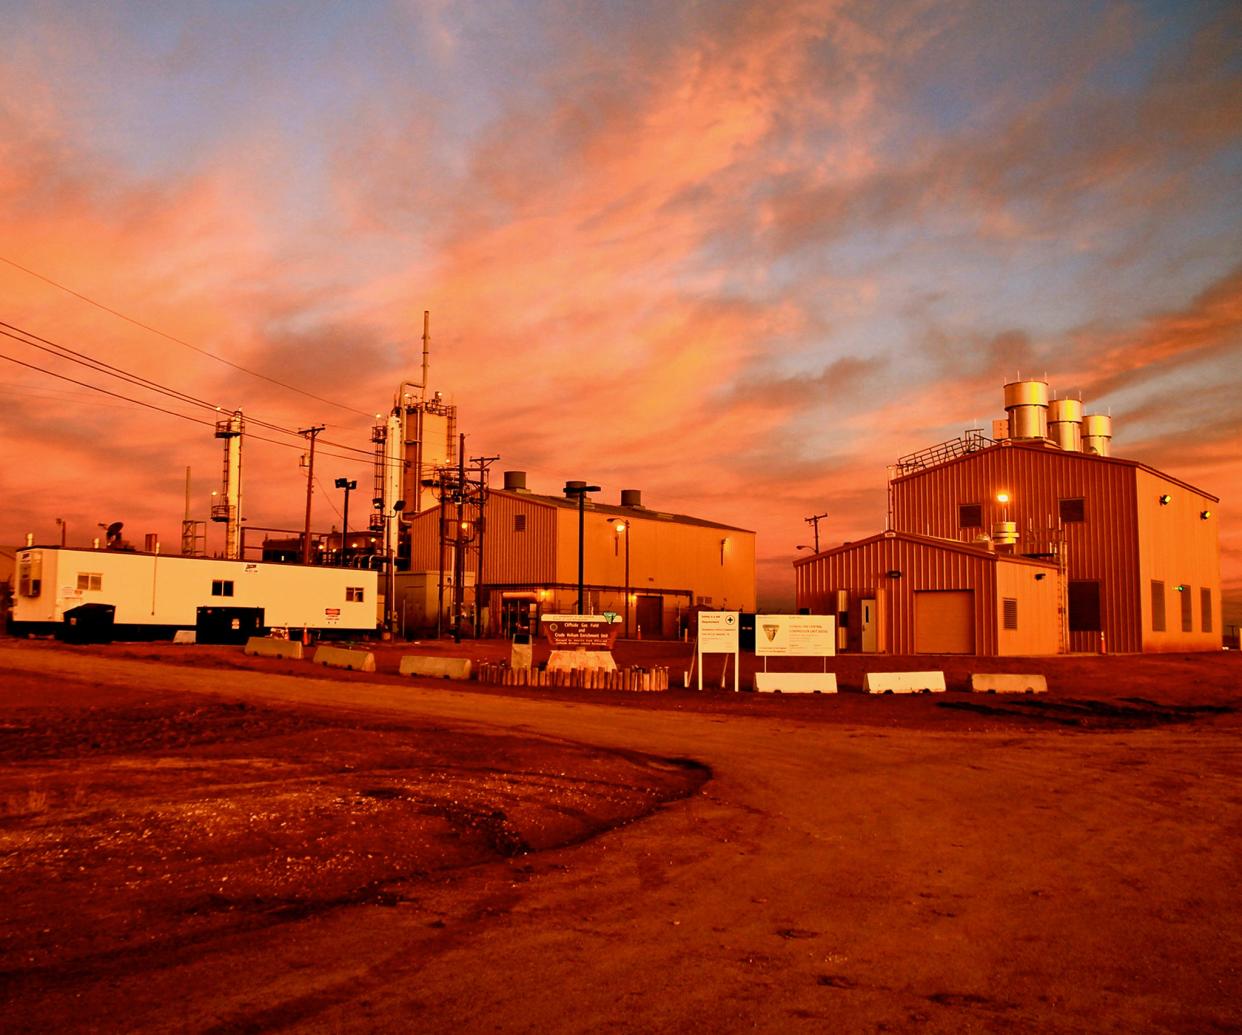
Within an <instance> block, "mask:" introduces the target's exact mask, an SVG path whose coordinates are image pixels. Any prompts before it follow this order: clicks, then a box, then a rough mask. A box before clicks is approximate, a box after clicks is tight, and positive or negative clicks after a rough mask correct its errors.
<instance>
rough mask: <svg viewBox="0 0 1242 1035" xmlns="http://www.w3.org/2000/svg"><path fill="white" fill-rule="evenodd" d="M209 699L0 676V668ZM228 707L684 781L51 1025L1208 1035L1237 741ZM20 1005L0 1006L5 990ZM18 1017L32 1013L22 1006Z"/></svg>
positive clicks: (112, 665)
mask: <svg viewBox="0 0 1242 1035" xmlns="http://www.w3.org/2000/svg"><path fill="white" fill-rule="evenodd" d="M84 665H90V666H92V667H91V672H90V675H91V678H92V679H94V680H96V681H98V682H101V683H117V684H122V685H145V686H152V687H160V688H164V689H169V690H176V691H191V692H201V693H214V692H216V691H218V690H219V689H220V680H219V673H209V672H202V671H199V670H195V669H192V668H186V667H184V666H177V667H174V666H168V665H162V664H157V663H150V662H138V661H125V660H114V659H107V660H98V659H95V660H93V661H86V660H84V659H81V658H77V657H73V656H70V655H65V654H56V653H54V652H48V653H46V654H45V653H41V652H31V651H12V650H9V649H7V648H4V647H2V646H0V667H5V666H12V667H14V668H25V669H29V668H30V667H32V666H38V667H40V668H41V670H42V671H46V672H49V673H51V674H53V675H54V674H55V673H58V672H59V673H63V674H64V675H67V676H80V675H81V674H82V668H83V666H84ZM228 693H229V694H230V695H231V696H233V697H240V698H245V699H248V700H253V701H279V702H285V703H288V702H295V703H296V702H304V703H310V704H314V705H331V706H338V707H342V708H349V709H359V708H361V709H366V710H368V711H378V712H379V713H383V714H401V715H407V716H417V717H419V718H421V719H434V720H436V721H437V722H442V723H450V724H455V725H456V724H460V725H462V727H463V728H466V729H471V728H473V729H494V728H497V727H499V728H501V729H504V730H508V731H519V732H521V731H529V732H531V733H537V734H540V735H543V736H551V737H561V738H566V739H568V740H572V741H577V742H585V743H589V744H595V745H606V746H616V747H623V748H627V749H633V750H639V751H644V752H651V753H655V754H659V755H663V756H668V757H690V758H694V759H697V760H699V761H701V762H703V763H705V764H707V765H708V766H710V767H711V769H712V771H713V774H714V775H713V779H712V780H711V781H710V782H709V783H708V784H706V786H705V787H704V788H703V789H702V790H701V791H700V792H699V793H698V794H697V795H696V796H695V797H693V798H692V799H689V800H687V801H684V802H680V803H676V804H673V805H670V806H667V807H665V808H664V809H663V810H662V811H660V812H659V813H657V814H656V815H654V816H651V817H649V818H647V819H645V820H642V821H641V822H638V823H635V824H633V825H631V826H626V827H623V828H620V829H618V830H614V831H612V832H610V833H608V834H605V835H603V836H601V837H599V838H596V839H595V840H593V841H591V842H589V843H586V844H584V845H580V846H577V847H574V848H570V849H563V850H558V851H553V852H547V853H538V854H536V855H533V856H526V857H522V858H518V859H514V860H510V861H508V862H506V863H503V864H496V865H492V866H487V867H481V868H478V869H476V870H472V871H469V872H466V873H462V874H460V875H458V876H455V877H453V878H451V879H445V880H442V881H439V882H431V883H425V884H420V885H419V886H417V887H416V888H412V889H411V891H410V895H409V896H408V898H407V899H406V900H405V904H404V905H403V906H402V907H400V908H394V907H389V906H383V905H375V904H370V905H343V906H342V907H341V908H340V909H338V910H335V911H333V912H331V913H329V914H326V915H321V916H316V917H313V918H308V919H305V920H296V919H295V920H291V921H290V922H289V923H287V924H283V925H279V926H276V927H272V928H268V929H265V930H263V931H261V932H256V933H252V934H247V935H239V936H237V937H235V938H232V939H225V940H223V941H214V942H210V943H206V944H203V945H188V946H187V947H186V950H185V952H184V954H183V955H182V956H181V957H180V958H179V959H177V960H176V961H174V962H172V963H170V964H168V965H164V966H161V967H160V968H159V969H157V970H145V971H144V970H143V969H142V968H141V961H140V960H139V961H137V963H138V965H137V966H134V967H132V968H129V969H126V970H119V971H117V972H116V973H115V974H113V975H111V976H110V978H109V979H108V980H76V981H75V980H74V978H73V976H72V975H68V976H66V978H65V980H64V981H63V982H62V984H61V985H60V987H59V988H58V989H57V990H55V991H54V992H53V993H51V994H52V995H53V996H55V997H57V998H58V999H59V1001H58V1002H57V1003H55V1004H49V1005H55V1006H57V1007H58V1008H60V1007H63V1006H64V1005H65V1004H66V1003H72V1004H73V1007H74V1009H75V1010H76V1011H77V1014H76V1015H77V1016H78V1017H79V1018H81V1021H82V1025H81V1026H82V1028H84V1029H92V1030H137V1029H143V1030H196V1031H259V1030H280V1029H285V1028H289V1029H301V1030H332V1031H425V1032H440V1031H444V1032H447V1031H504V1032H524V1031H530V1032H535V1031H539V1032H547V1031H669V1032H672V1031H678V1032H688V1031H691V1032H692V1031H703V1032H717V1031H743V1030H744V1031H751V1030H760V1031H772V1032H784V1031H793V1030H805V1031H906V1030H914V1029H917V1030H921V1031H944V1032H950V1031H951V1032H962V1031H1005V1032H1014V1031H1019V1032H1020V1031H1030V1032H1036V1031H1038V1032H1048V1031H1066V1032H1077V1031H1091V1032H1100V1031H1115V1032H1134V1031H1179V1032H1223V1031H1236V1030H1238V1029H1239V1025H1240V1024H1242V1012H1240V1009H1239V1005H1238V1004H1239V1002H1240V1001H1242V981H1240V978H1242V924H1240V923H1239V919H1240V917H1242V914H1240V909H1239V907H1240V905H1242V879H1240V878H1242V866H1240V864H1239V858H1240V853H1239V847H1240V835H1242V824H1240V823H1239V820H1240V818H1242V790H1240V788H1242V779H1240V778H1242V750H1240V749H1242V741H1240V739H1239V728H1238V726H1237V724H1236V723H1207V722H1205V723H1202V724H1195V723H1190V724H1180V725H1175V726H1165V727H1159V728H1151V729H1140V730H1125V731H1122V732H1067V731H1056V732H1046V731H1043V730H1038V731H1028V730H1018V731H1014V730H1005V731H1001V732H952V733H945V732H932V731H925V730H918V729H907V728H893V729H884V728H876V727H874V726H870V727H854V726H837V725H832V724H822V723H821V724H817V723H806V722H801V721H798V720H797V719H790V720H784V719H780V718H760V717H753V716H747V717H743V718H735V717H729V716H726V715H719V714H702V713H680V712H669V711H643V710H638V709H633V708H628V709H627V708H615V707H607V706H599V705H593V704H585V703H579V702H571V701H542V700H535V699H531V698H529V697H527V698H506V697H502V696H497V695H494V694H493V695H483V694H475V693H468V692H460V691H451V690H444V689H439V688H431V687H424V686H413V685H410V686H393V685H370V684H366V683H361V682H356V681H350V682H336V681H332V680H320V679H306V678H290V677H285V676H265V675H262V674H256V673H252V672H248V671H239V672H233V673H230V674H229V685H228ZM16 991H17V992H18V994H20V991H21V990H20V989H17V990H16ZM26 1005H27V1006H29V1005H30V1004H26Z"/></svg>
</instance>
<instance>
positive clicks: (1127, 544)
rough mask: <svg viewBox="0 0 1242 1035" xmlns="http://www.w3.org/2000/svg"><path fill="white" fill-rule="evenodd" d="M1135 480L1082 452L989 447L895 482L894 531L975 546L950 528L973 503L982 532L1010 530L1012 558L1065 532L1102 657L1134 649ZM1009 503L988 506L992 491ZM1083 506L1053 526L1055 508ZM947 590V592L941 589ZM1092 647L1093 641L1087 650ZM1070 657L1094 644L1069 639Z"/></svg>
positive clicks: (1072, 570)
mask: <svg viewBox="0 0 1242 1035" xmlns="http://www.w3.org/2000/svg"><path fill="white" fill-rule="evenodd" d="M1135 471H1136V469H1135V468H1134V467H1133V466H1132V465H1129V464H1124V463H1114V462H1110V461H1109V460H1107V459H1104V458H1100V457H1093V456H1089V455H1087V454H1083V453H1064V452H1061V451H1060V450H1054V449H1041V448H1028V447H1024V446H1004V445H1002V446H997V447H995V448H992V449H987V450H984V451H982V452H979V453H974V454H971V455H970V456H967V457H964V458H962V459H960V460H956V461H952V462H950V463H947V464H942V465H940V466H939V467H934V468H931V469H929V470H927V471H920V472H918V473H917V474H913V475H908V476H906V477H905V478H901V479H898V480H896V481H894V482H893V485H892V498H893V527H894V528H896V529H898V530H904V531H909V532H914V533H916V534H923V535H927V534H930V535H933V536H941V537H944V538H949V539H962V540H963V541H965V540H967V539H969V538H973V535H974V534H977V533H975V532H974V531H971V530H964V529H962V528H960V527H959V526H958V507H959V506H960V505H962V504H966V503H978V504H980V505H981V506H982V508H983V520H984V523H985V525H984V528H985V531H987V530H990V529H991V527H992V525H993V524H994V523H995V522H998V521H1005V520H1009V521H1016V522H1017V524H1018V530H1019V533H1020V539H1019V543H1018V551H1019V552H1027V551H1032V550H1034V549H1038V550H1043V549H1050V548H1051V542H1052V541H1053V540H1054V539H1055V538H1057V535H1058V527H1060V528H1063V530H1064V536H1065V542H1066V547H1067V552H1066V564H1067V570H1068V573H1069V578H1070V579H1092V580H1096V581H1099V582H1100V590H1101V592H1100V598H1101V599H1100V610H1101V620H1102V624H1103V626H1104V630H1105V633H1106V635H1107V637H1108V646H1109V649H1110V650H1116V651H1138V650H1141V649H1142V637H1141V631H1140V622H1141V616H1140V602H1139V592H1138V590H1139V570H1138V569H1139V559H1138V549H1137V545H1136V544H1137V515H1136V505H1135ZM1002 490H1003V491H1007V492H1008V493H1009V494H1010V502H1009V503H1008V504H1000V503H998V502H997V501H996V494H997V493H998V492H1000V491H1002ZM1072 498H1082V499H1084V500H1085V501H1086V520H1085V521H1082V522H1070V523H1067V524H1065V525H1063V526H1061V525H1060V505H1059V501H1060V500H1061V499H1072ZM946 588H947V587H946ZM1088 641H1091V642H1088ZM1070 647H1071V649H1072V650H1095V649H1096V648H1097V647H1098V637H1096V639H1095V640H1094V641H1092V634H1087V633H1075V634H1072V635H1071V641H1070Z"/></svg>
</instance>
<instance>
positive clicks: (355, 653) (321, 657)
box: [311, 647, 375, 672]
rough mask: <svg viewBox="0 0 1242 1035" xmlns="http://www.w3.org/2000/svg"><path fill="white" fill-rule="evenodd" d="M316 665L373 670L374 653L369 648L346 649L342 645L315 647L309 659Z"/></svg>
mask: <svg viewBox="0 0 1242 1035" xmlns="http://www.w3.org/2000/svg"><path fill="white" fill-rule="evenodd" d="M311 660H312V661H314V663H315V664H316V665H327V666H328V667H329V668H349V669H353V670H354V671H355V672H374V671H375V655H374V654H372V653H371V652H370V651H369V650H346V649H345V648H344V647H316V648H315V656H314V658H312V659H311Z"/></svg>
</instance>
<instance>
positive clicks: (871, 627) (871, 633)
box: [862, 599, 875, 654]
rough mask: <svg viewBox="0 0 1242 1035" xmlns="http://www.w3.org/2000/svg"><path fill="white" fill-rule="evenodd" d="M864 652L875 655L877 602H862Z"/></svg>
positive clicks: (865, 600)
mask: <svg viewBox="0 0 1242 1035" xmlns="http://www.w3.org/2000/svg"><path fill="white" fill-rule="evenodd" d="M862 652H863V653H864V654H874V653H875V601H874V600H867V599H864V600H863V601H862Z"/></svg>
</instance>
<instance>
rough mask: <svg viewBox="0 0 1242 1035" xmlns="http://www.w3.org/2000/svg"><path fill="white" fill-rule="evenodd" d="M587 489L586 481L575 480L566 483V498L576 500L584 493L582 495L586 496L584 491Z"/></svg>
mask: <svg viewBox="0 0 1242 1035" xmlns="http://www.w3.org/2000/svg"><path fill="white" fill-rule="evenodd" d="M585 489H586V482H584V481H577V480H575V481H572V482H566V483H565V498H566V499H574V498H575V497H576V496H578V494H579V493H582V495H586V493H585V492H583V490H585Z"/></svg>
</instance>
